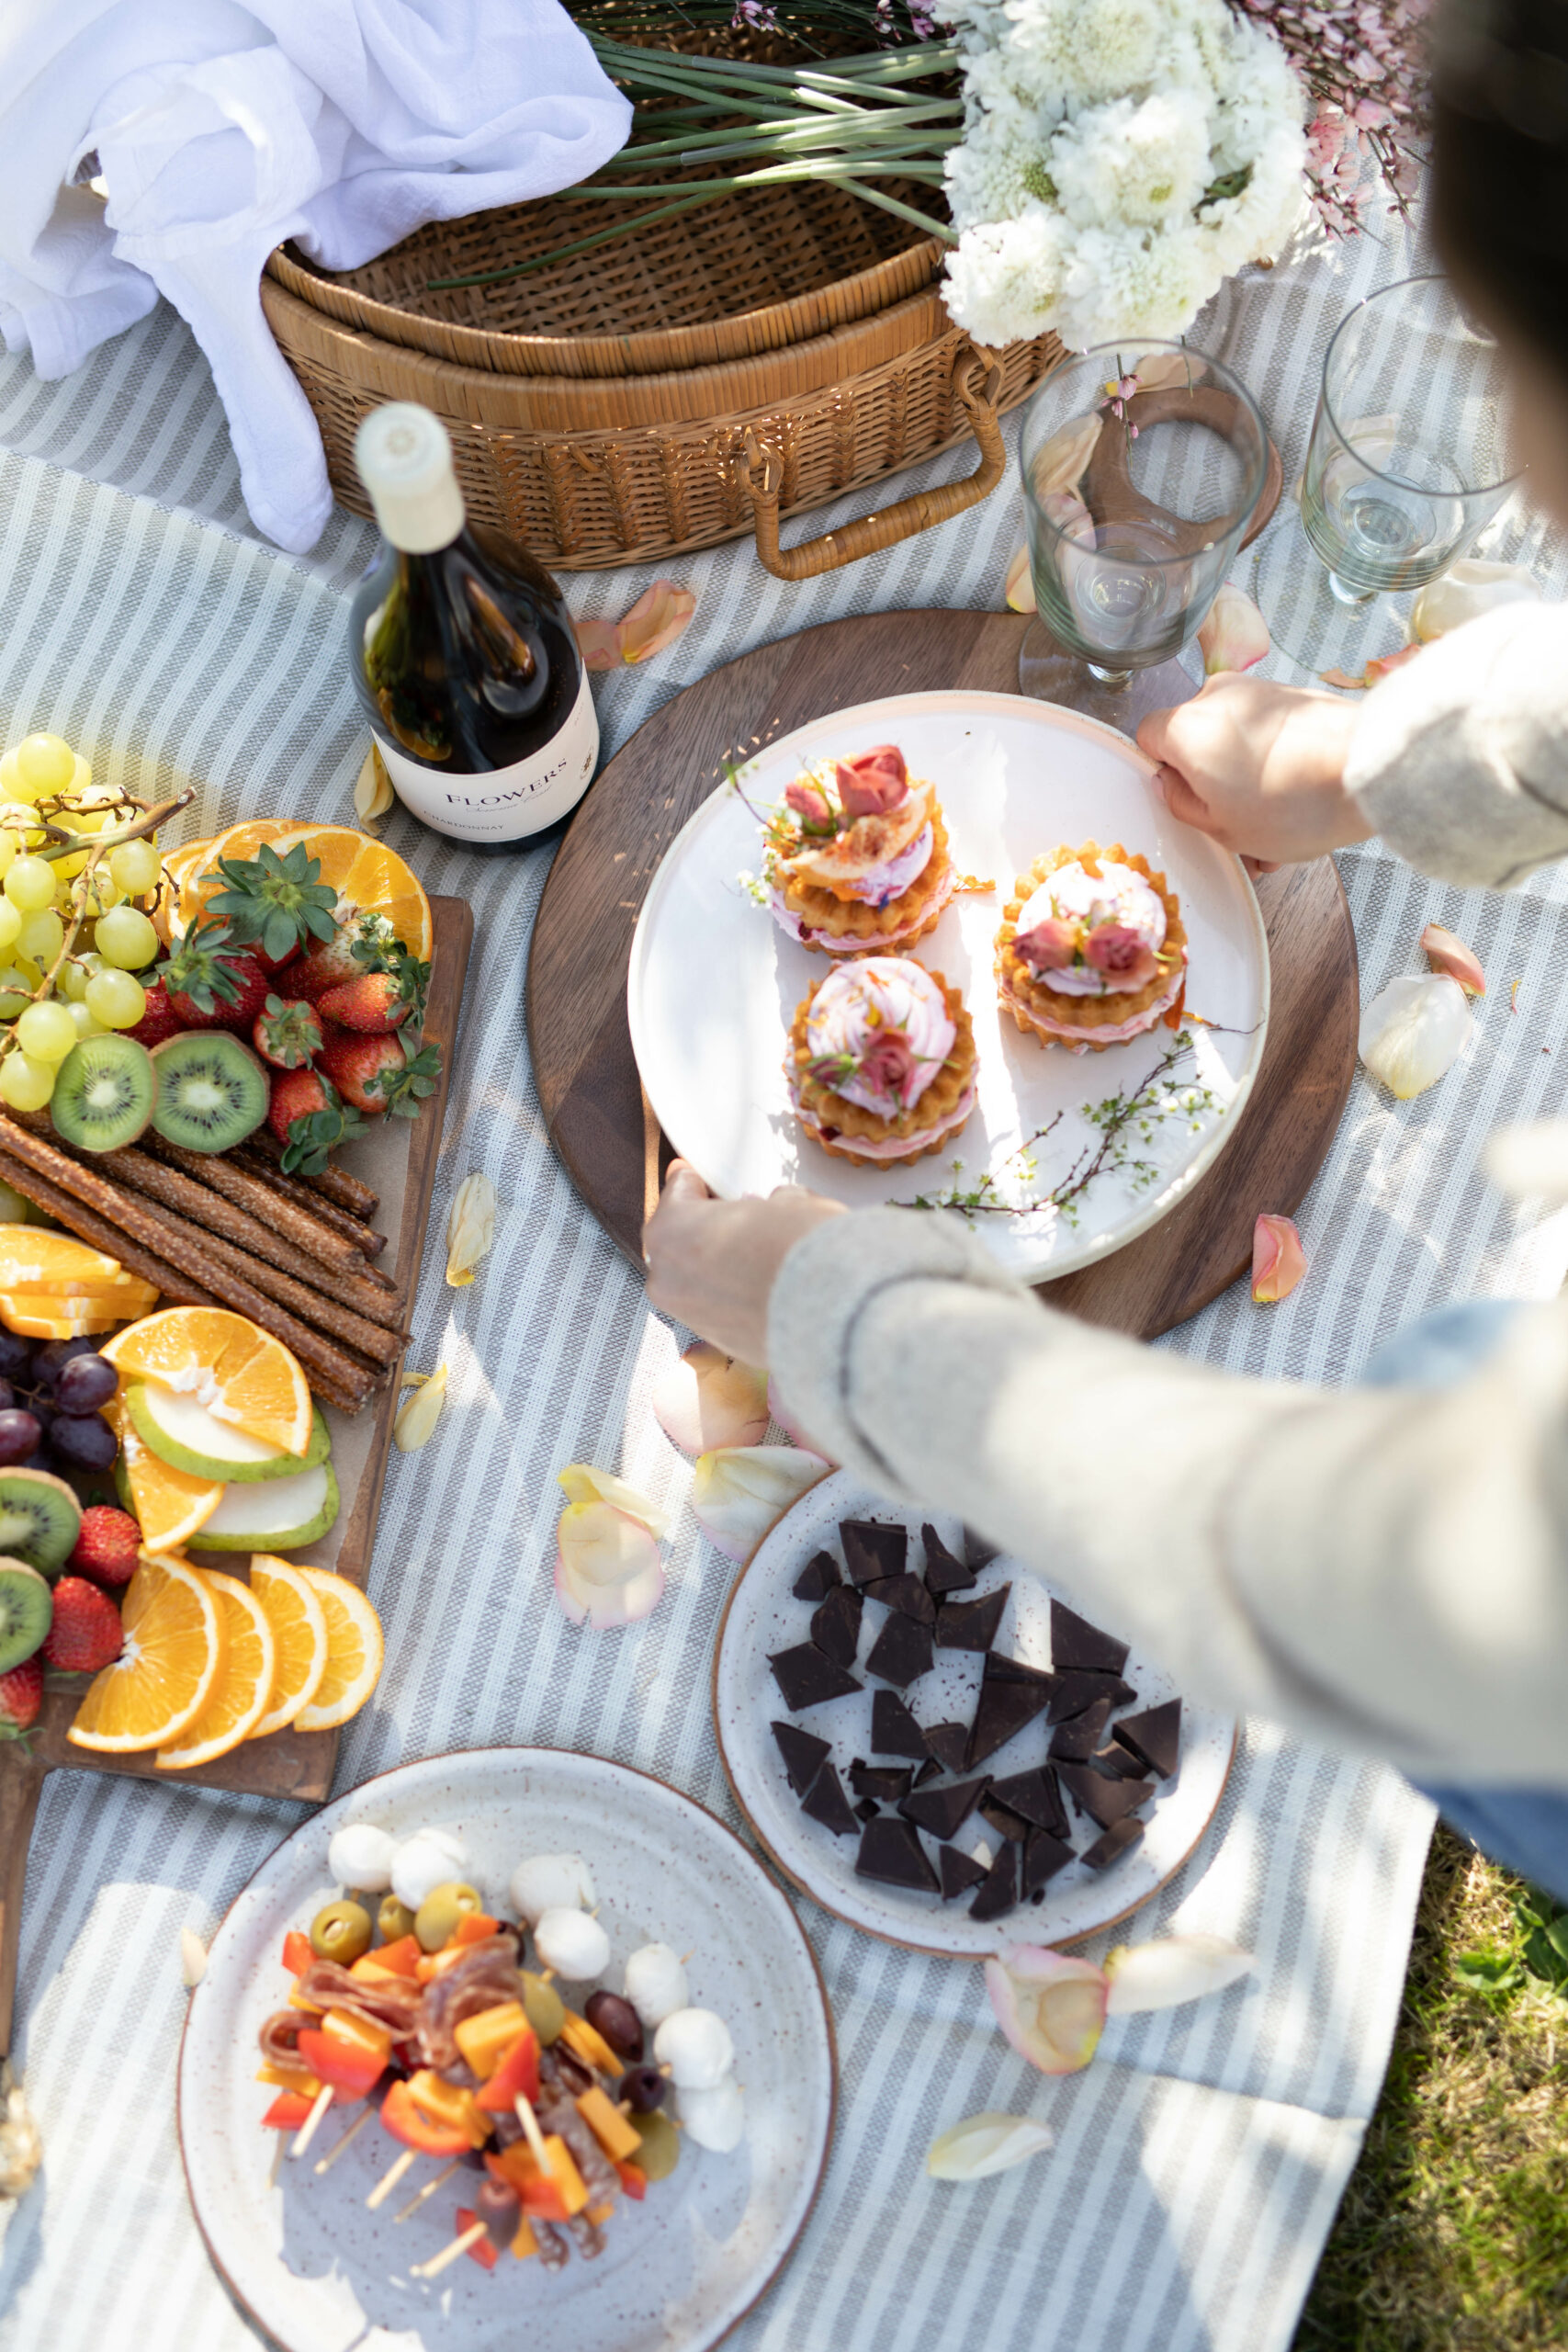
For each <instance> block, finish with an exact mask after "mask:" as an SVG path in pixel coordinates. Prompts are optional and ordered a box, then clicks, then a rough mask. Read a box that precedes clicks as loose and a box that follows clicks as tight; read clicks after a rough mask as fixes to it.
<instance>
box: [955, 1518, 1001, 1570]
mask: <svg viewBox="0 0 1568 2352" xmlns="http://www.w3.org/2000/svg"><path fill="white" fill-rule="evenodd" d="M964 1558H965V1559H966V1560H967V1561H968V1563H969V1565H970V1566H971V1567H972V1568H988V1567H989V1566H990V1565H991V1562H992V1561H993V1560H999V1559H1000V1558H1001V1546H1000V1544H991V1543H988V1542H987V1539H986V1537H985V1536H983V1535H981V1534H979V1533H977V1532H976V1530H975V1529H974V1528H973V1527H966V1528H965V1529H964Z"/></svg>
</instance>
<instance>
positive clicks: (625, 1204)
mask: <svg viewBox="0 0 1568 2352" xmlns="http://www.w3.org/2000/svg"><path fill="white" fill-rule="evenodd" d="M1028 627H1029V622H1028V620H1027V618H1026V617H1022V616H1018V615H1015V614H1012V613H981V612H945V611H941V610H929V611H923V612H890V613H870V614H863V615H858V616H855V617H853V618H852V619H849V620H841V621H829V622H827V623H825V624H823V625H822V626H821V627H820V628H809V629H804V630H802V631H801V633H800V634H799V635H798V636H796V637H785V638H780V639H777V640H776V641H775V642H774V643H773V644H771V645H761V646H758V647H757V648H756V649H755V650H753V651H752V652H750V653H743V654H742V655H741V656H740V658H739V660H738V661H735V662H727V663H726V664H725V666H724V667H723V668H722V669H719V670H714V671H711V672H710V673H708V675H707V676H706V677H705V678H702V679H699V681H698V682H697V684H695V685H692V686H688V687H686V689H685V690H684V692H683V693H682V694H679V695H675V696H674V697H673V698H672V699H671V701H669V702H667V703H666V704H665V705H664V707H663V708H662V709H661V710H660V711H657V712H656V713H655V714H654V716H653V717H652V718H650V719H649V720H648V722H647V724H646V725H645V726H643V727H641V728H639V729H638V730H637V734H635V735H634V736H633V737H632V739H631V741H630V742H628V743H627V744H626V745H625V747H624V748H623V749H622V750H621V751H619V752H617V753H616V754H615V758H614V759H613V760H611V761H610V762H609V763H607V765H606V766H605V768H604V773H603V774H602V775H600V776H599V778H598V780H597V782H596V783H595V784H594V786H592V790H591V791H590V792H589V794H588V796H587V797H586V798H585V799H584V801H583V803H582V805H581V809H579V810H578V813H577V815H576V816H575V817H574V818H573V820H572V822H571V824H570V828H569V829H568V831H567V833H566V836H565V838H564V840H563V841H562V842H561V845H560V848H559V850H558V853H557V855H556V860H555V864H554V865H553V866H552V867H551V869H550V874H549V877H548V879H547V882H546V884H545V889H544V896H543V898H542V899H541V901H540V905H539V912H538V918H537V921H536V923H535V926H534V939H533V946H532V949H531V952H530V955H529V959H528V984H527V1020H528V1042H529V1048H530V1051H531V1053H532V1056H533V1063H534V1076H535V1080H536V1083H537V1086H538V1089H539V1099H540V1102H541V1103H542V1104H543V1107H544V1113H545V1119H546V1124H547V1126H548V1129H549V1134H550V1139H551V1141H552V1142H553V1143H554V1145H555V1147H556V1149H557V1150H558V1152H559V1154H560V1156H561V1159H563V1160H564V1162H565V1164H566V1167H567V1170H568V1172H569V1173H570V1176H571V1179H572V1182H574V1183H575V1184H576V1186H577V1188H578V1190H579V1192H580V1193H581V1194H582V1196H583V1198H584V1200H586V1201H587V1203H588V1204H589V1206H590V1208H592V1211H593V1213H594V1215H595V1216H597V1217H598V1219H599V1221H600V1223H601V1224H602V1225H603V1226H604V1229H605V1231H606V1232H607V1233H608V1234H609V1235H610V1236H611V1238H612V1239H613V1240H615V1241H616V1242H617V1243H618V1244H619V1245H620V1247H621V1248H622V1249H623V1250H625V1251H626V1255H627V1256H628V1257H629V1258H631V1259H633V1260H635V1261H637V1262H638V1263H639V1264H640V1262H641V1256H642V1242H641V1234H642V1226H643V1220H644V1218H645V1216H647V1215H648V1213H649V1209H650V1208H651V1207H652V1205H653V1203H654V1201H655V1199H656V1198H657V1196H658V1189H659V1182H660V1172H661V1169H662V1166H663V1164H664V1163H665V1162H666V1161H667V1160H668V1158H669V1149H668V1146H667V1145H666V1144H665V1142H664V1138H663V1137H662V1136H661V1135H660V1131H659V1128H658V1125H657V1124H656V1122H655V1120H654V1118H653V1114H652V1112H651V1110H650V1109H649V1106H648V1104H647V1102H646V1098H645V1097H644V1094H643V1091H642V1087H641V1084H640V1081H639V1080H638V1078H637V1064H636V1062H635V1060H634V1059H633V1057H632V1046H631V1037H630V1035H629V1034H628V1031H627V1027H626V967H627V963H628V961H629V958H630V955H631V944H632V932H633V930H634V928H635V926H636V923H637V913H638V910H640V908H641V906H642V902H643V898H644V895H645V894H646V892H647V890H648V887H649V883H650V882H651V880H652V878H653V875H654V872H655V869H656V868H657V866H658V865H659V862H660V858H661V857H662V856H663V854H664V853H665V851H666V850H667V849H668V848H669V846H670V843H671V842H672V841H673V840H674V838H675V835H676V834H677V833H678V832H679V831H680V830H681V828H682V825H683V824H684V823H685V821H686V820H687V818H688V817H689V816H690V815H691V814H692V811H693V809H695V808H696V807H697V805H698V804H699V802H701V801H702V800H704V799H705V798H706V797H707V795H708V794H709V793H710V792H712V791H713V790H715V788H716V786H717V785H718V784H719V783H720V781H721V780H722V776H723V765H724V762H725V761H726V760H727V759H730V758H733V759H737V760H739V759H744V758H747V757H749V756H750V754H751V753H752V752H754V751H755V750H756V749H757V747H758V746H759V744H761V743H766V742H770V741H773V739H774V738H775V737H777V736H779V735H782V734H787V733H788V732H789V731H790V730H791V729H794V728H796V727H800V726H803V725H805V724H806V723H807V721H808V720H810V719H813V718H819V717H820V716H821V715H822V714H823V713H824V712H826V711H830V710H836V709H840V708H843V707H847V706H849V705H851V704H853V703H863V702H867V701H869V700H871V699H872V698H873V697H874V696H875V695H894V694H914V693H919V692H927V691H931V690H933V689H938V688H942V687H953V686H967V687H976V688H981V689H984V690H987V691H988V692H991V693H1001V694H1009V693H1013V692H1015V691H1016V690H1017V684H1018V650H1019V645H1020V642H1021V639H1022V638H1023V635H1024V632H1025V631H1026V629H1027V628H1028ZM1258 903H1259V905H1260V906H1261V908H1262V910H1263V919H1264V922H1265V925H1266V927H1267V930H1268V933H1269V957H1270V964H1271V972H1272V998H1271V1004H1270V1011H1269V1040H1268V1045H1267V1047H1266V1050H1265V1052H1264V1056H1263V1063H1262V1067H1261V1069H1259V1071H1258V1079H1257V1081H1256V1083H1255V1084H1254V1087H1253V1090H1252V1096H1251V1099H1250V1101H1249V1102H1248V1103H1247V1109H1246V1111H1245V1112H1244V1114H1243V1115H1242V1117H1241V1119H1240V1121H1239V1122H1238V1124H1237V1126H1236V1130H1235V1134H1234V1136H1232V1137H1231V1140H1230V1142H1229V1143H1228V1144H1227V1145H1226V1147H1225V1148H1224V1151H1223V1152H1222V1153H1221V1155H1220V1157H1219V1159H1217V1160H1216V1162H1215V1164H1214V1166H1213V1168H1212V1169H1211V1170H1209V1172H1208V1174H1207V1175H1206V1176H1204V1177H1203V1178H1202V1179H1201V1181H1200V1182H1198V1183H1197V1184H1196V1185H1194V1187H1193V1189H1192V1191H1191V1192H1190V1193H1188V1194H1187V1196H1186V1197H1185V1198H1184V1199H1183V1200H1182V1201H1181V1202H1180V1204H1179V1206H1178V1207H1176V1208H1175V1209H1174V1210H1173V1211H1172V1212H1171V1214H1170V1216H1168V1217H1166V1218H1164V1219H1163V1220H1162V1221H1161V1223H1160V1224H1158V1225H1156V1226H1155V1227H1152V1228H1151V1229H1150V1230H1149V1231H1148V1232H1147V1233H1145V1234H1144V1235H1142V1236H1141V1237H1140V1238H1139V1239H1137V1240H1136V1241H1134V1242H1131V1243H1129V1244H1128V1246H1127V1247H1126V1248H1125V1249H1124V1250H1118V1251H1117V1252H1116V1253H1115V1255H1114V1256H1112V1257H1110V1258H1105V1259H1102V1260H1100V1262H1099V1263H1098V1264H1096V1265H1093V1266H1089V1267H1086V1268H1085V1269H1084V1270H1083V1272H1080V1273H1076V1274H1066V1275H1064V1276H1062V1277H1060V1278H1059V1279H1058V1280H1056V1281H1055V1282H1050V1283H1042V1284H1041V1285H1040V1288H1041V1292H1042V1295H1043V1296H1046V1297H1048V1298H1049V1299H1050V1300H1051V1303H1052V1304H1053V1306H1064V1307H1066V1308H1068V1309H1069V1310H1070V1311H1071V1312H1072V1313H1073V1314H1075V1315H1080V1316H1082V1317H1084V1319H1085V1320H1086V1321H1087V1322H1090V1323H1100V1324H1104V1325H1106V1326H1108V1327H1110V1328H1111V1329H1115V1330H1120V1331H1128V1332H1132V1333H1133V1334H1134V1336H1136V1337H1138V1338H1142V1339H1152V1338H1153V1337H1154V1336H1155V1334H1156V1332H1159V1331H1167V1330H1168V1329H1170V1327H1171V1326H1172V1324H1175V1323H1180V1322H1182V1321H1184V1320H1185V1318H1186V1317H1188V1316H1190V1315H1195V1314H1196V1313H1197V1312H1198V1309H1199V1308H1200V1307H1201V1306H1207V1305H1208V1304H1209V1302H1210V1300H1211V1299H1213V1298H1216V1297H1217V1296H1218V1295H1219V1294H1220V1292H1221V1291H1223V1290H1224V1288H1225V1287H1226V1285H1227V1284H1228V1283H1232V1282H1234V1281H1235V1278H1236V1277H1237V1275H1238V1274H1241V1273H1243V1272H1246V1270H1247V1268H1248V1267H1249V1266H1250V1264H1251V1262H1252V1228H1253V1222H1254V1219H1255V1218H1256V1217H1257V1216H1258V1212H1259V1210H1262V1209H1270V1210H1274V1211H1276V1212H1278V1213H1280V1214H1281V1215H1285V1216H1289V1215H1290V1214H1291V1212H1292V1210H1294V1209H1295V1207H1296V1206H1297V1204H1299V1203H1300V1201H1301V1199H1302V1197H1303V1194H1304V1193H1305V1192H1306V1190H1307V1187H1308V1185H1309V1184H1310V1183H1311V1182H1312V1180H1313V1178H1314V1176H1315V1175H1316V1173H1317V1171H1318V1170H1319V1168H1320V1167H1321V1166H1322V1164H1323V1161H1324V1159H1325V1155H1326V1153H1327V1150H1328V1147H1329V1145H1330V1143H1331V1142H1332V1140H1333V1137H1334V1132H1335V1129H1336V1128H1337V1125H1338V1123H1339V1115H1340V1113H1341V1112H1342V1111H1343V1109H1344V1107H1345V1101H1346V1097H1347V1095H1348V1092H1349V1088H1350V1079H1351V1075H1352V1073H1353V1071H1354V1069H1355V1066H1356V1030H1357V1023H1358V1019H1359V991H1358V987H1357V973H1356V941H1355V934H1354V933H1353V931H1352V929H1351V925H1350V911H1349V909H1348V906H1347V904H1346V901H1345V893H1344V890H1343V888H1341V886H1340V882H1339V876H1338V875H1337V872H1336V871H1335V868H1334V865H1333V862H1332V860H1331V859H1328V858H1323V859H1321V860H1319V862H1318V863H1317V864H1316V865H1304V866H1292V867H1289V868H1287V869H1286V870H1285V871H1284V872H1282V873H1280V874H1271V875H1267V876H1264V877H1263V878H1262V879H1261V880H1260V881H1259V883H1258Z"/></svg>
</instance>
